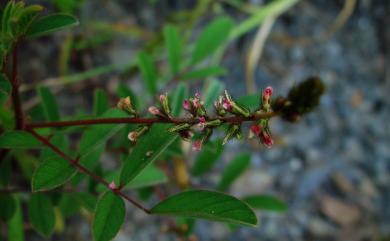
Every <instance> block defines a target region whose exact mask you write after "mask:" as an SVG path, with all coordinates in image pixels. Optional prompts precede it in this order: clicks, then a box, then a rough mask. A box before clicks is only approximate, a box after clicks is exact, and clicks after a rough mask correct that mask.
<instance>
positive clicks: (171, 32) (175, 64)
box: [164, 25, 182, 75]
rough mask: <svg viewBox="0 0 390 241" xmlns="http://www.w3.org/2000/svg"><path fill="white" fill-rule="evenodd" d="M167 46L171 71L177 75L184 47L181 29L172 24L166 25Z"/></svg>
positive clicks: (165, 37) (165, 38)
mask: <svg viewBox="0 0 390 241" xmlns="http://www.w3.org/2000/svg"><path fill="white" fill-rule="evenodd" d="M164 40H165V47H166V49H167V51H168V60H169V65H170V66H171V73H172V75H175V74H177V73H178V72H179V69H180V58H181V49H182V40H181V39H180V35H179V31H178V30H177V28H176V27H174V26H172V25H167V26H165V27H164Z"/></svg>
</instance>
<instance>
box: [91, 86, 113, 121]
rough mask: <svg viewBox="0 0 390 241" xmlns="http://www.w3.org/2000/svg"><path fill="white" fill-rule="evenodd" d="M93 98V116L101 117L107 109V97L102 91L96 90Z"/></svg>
mask: <svg viewBox="0 0 390 241" xmlns="http://www.w3.org/2000/svg"><path fill="white" fill-rule="evenodd" d="M94 97H95V98H94V101H93V102H94V105H93V114H94V115H95V116H100V115H103V114H104V112H105V111H107V110H108V108H109V103H108V96H107V94H106V93H105V92H104V91H103V90H102V89H96V90H95V95H94Z"/></svg>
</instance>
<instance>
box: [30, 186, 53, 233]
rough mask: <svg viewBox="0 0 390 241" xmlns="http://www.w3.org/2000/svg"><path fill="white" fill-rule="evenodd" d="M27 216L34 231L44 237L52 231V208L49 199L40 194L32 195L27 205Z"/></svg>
mask: <svg viewBox="0 0 390 241" xmlns="http://www.w3.org/2000/svg"><path fill="white" fill-rule="evenodd" d="M28 214H29V218H30V222H31V224H32V226H33V227H34V229H35V230H36V231H37V232H39V233H40V234H42V235H44V236H49V235H50V234H51V233H52V232H53V230H54V221H55V217H54V208H53V204H52V202H51V200H50V198H49V197H48V196H47V195H45V194H42V193H35V194H32V195H31V197H30V201H29V203H28Z"/></svg>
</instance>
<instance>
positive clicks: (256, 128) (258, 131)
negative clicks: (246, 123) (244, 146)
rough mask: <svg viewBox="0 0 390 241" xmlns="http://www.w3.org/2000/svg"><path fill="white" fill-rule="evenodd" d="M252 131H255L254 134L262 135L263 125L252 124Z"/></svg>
mask: <svg viewBox="0 0 390 241" xmlns="http://www.w3.org/2000/svg"><path fill="white" fill-rule="evenodd" d="M251 131H252V132H253V134H255V135H256V136H258V135H260V132H261V127H260V126H259V125H256V124H254V125H252V126H251Z"/></svg>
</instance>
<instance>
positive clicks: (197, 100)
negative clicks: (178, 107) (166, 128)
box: [192, 98, 200, 109]
mask: <svg viewBox="0 0 390 241" xmlns="http://www.w3.org/2000/svg"><path fill="white" fill-rule="evenodd" d="M192 105H193V106H194V107H195V109H199V107H200V101H199V99H196V98H195V99H193V100H192Z"/></svg>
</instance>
